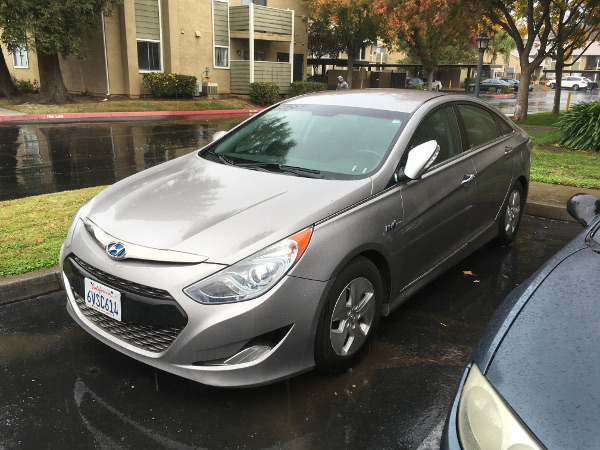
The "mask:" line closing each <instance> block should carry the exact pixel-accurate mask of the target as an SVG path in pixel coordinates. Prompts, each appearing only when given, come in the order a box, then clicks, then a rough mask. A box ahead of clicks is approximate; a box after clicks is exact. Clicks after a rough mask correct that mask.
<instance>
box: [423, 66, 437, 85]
mask: <svg viewBox="0 0 600 450" xmlns="http://www.w3.org/2000/svg"><path fill="white" fill-rule="evenodd" d="M423 69H424V72H425V75H426V76H427V90H428V91H431V90H432V88H431V84H432V83H433V72H434V70H435V69H433V68H431V69H426V68H425V67H423Z"/></svg>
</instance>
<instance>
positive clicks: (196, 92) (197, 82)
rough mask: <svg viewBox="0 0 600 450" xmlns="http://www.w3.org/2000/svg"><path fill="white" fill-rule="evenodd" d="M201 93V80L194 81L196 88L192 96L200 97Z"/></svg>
mask: <svg viewBox="0 0 600 450" xmlns="http://www.w3.org/2000/svg"><path fill="white" fill-rule="evenodd" d="M201 95H202V82H201V81H196V89H195V90H194V97H200V96H201Z"/></svg>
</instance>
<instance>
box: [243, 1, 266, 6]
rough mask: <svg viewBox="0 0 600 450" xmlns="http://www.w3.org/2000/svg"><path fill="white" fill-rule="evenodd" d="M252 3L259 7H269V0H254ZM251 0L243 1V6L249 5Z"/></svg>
mask: <svg viewBox="0 0 600 450" xmlns="http://www.w3.org/2000/svg"><path fill="white" fill-rule="evenodd" d="M252 3H254V4H255V5H258V6H267V0H252ZM249 4H250V0H242V5H249Z"/></svg>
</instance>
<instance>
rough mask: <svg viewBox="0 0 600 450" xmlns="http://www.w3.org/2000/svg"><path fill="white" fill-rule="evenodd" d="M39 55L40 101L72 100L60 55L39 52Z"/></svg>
mask: <svg viewBox="0 0 600 450" xmlns="http://www.w3.org/2000/svg"><path fill="white" fill-rule="evenodd" d="M37 56H38V70H39V72H40V101H42V102H48V103H67V102H69V101H71V97H70V96H69V93H68V92H67V88H66V87H65V83H64V81H63V78H62V73H61V71H60V64H59V61H58V55H57V54H53V55H43V54H41V53H38V55H37Z"/></svg>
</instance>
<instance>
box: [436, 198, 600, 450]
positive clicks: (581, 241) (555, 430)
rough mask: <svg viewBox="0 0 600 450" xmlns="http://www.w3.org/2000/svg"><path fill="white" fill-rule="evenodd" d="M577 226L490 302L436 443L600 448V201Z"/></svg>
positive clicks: (589, 201)
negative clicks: (494, 305)
mask: <svg viewBox="0 0 600 450" xmlns="http://www.w3.org/2000/svg"><path fill="white" fill-rule="evenodd" d="M568 209H569V212H570V213H571V214H572V215H573V216H574V217H576V218H577V219H578V220H579V221H580V222H581V223H582V224H583V225H585V226H587V229H586V230H585V231H584V232H583V233H582V234H581V235H580V236H578V237H577V238H576V239H574V240H573V241H572V242H571V243H570V244H569V245H567V246H566V247H565V248H563V249H562V250H561V251H560V252H559V253H558V254H556V255H555V256H554V257H553V258H552V259H551V260H550V261H548V262H547V263H546V264H545V265H544V266H543V267H542V268H541V269H540V270H539V271H538V272H537V273H535V274H534V275H533V276H532V277H531V278H530V279H529V280H528V281H526V282H524V283H522V284H521V285H520V286H519V287H518V288H517V289H515V291H513V292H512V293H511V294H510V295H509V296H508V297H507V298H506V299H505V300H504V302H503V303H502V304H501V305H500V307H499V308H498V310H497V311H496V313H495V315H494V317H493V318H492V320H491V322H490V324H489V326H488V328H487V330H486V332H485V334H484V335H483V338H482V339H481V341H480V342H479V344H478V346H477V348H476V349H475V351H474V353H473V356H472V360H471V362H470V363H469V364H468V367H467V369H466V370H465V373H464V375H463V378H462V381H461V383H460V387H459V390H458V394H457V395H456V399H455V401H454V404H453V406H452V410H451V411H450V414H449V415H448V419H447V421H446V427H445V429H444V433H443V436H442V448H443V449H462V450H470V449H485V448H497V449H509V448H510V449H513V448H515V449H516V448H518V449H524V450H525V449H541V448H556V449H584V448H589V449H597V448H600V434H599V433H598V430H599V429H600V402H599V401H598V399H599V398H600V385H599V383H598V379H599V378H600V358H598V343H599V342H600V327H599V326H598V324H599V323H600V302H599V300H600V294H599V293H600V276H599V274H600V216H598V214H600V201H598V199H596V198H595V197H592V196H590V195H583V194H580V195H577V196H575V197H573V198H572V199H571V200H570V201H569V208H568Z"/></svg>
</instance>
